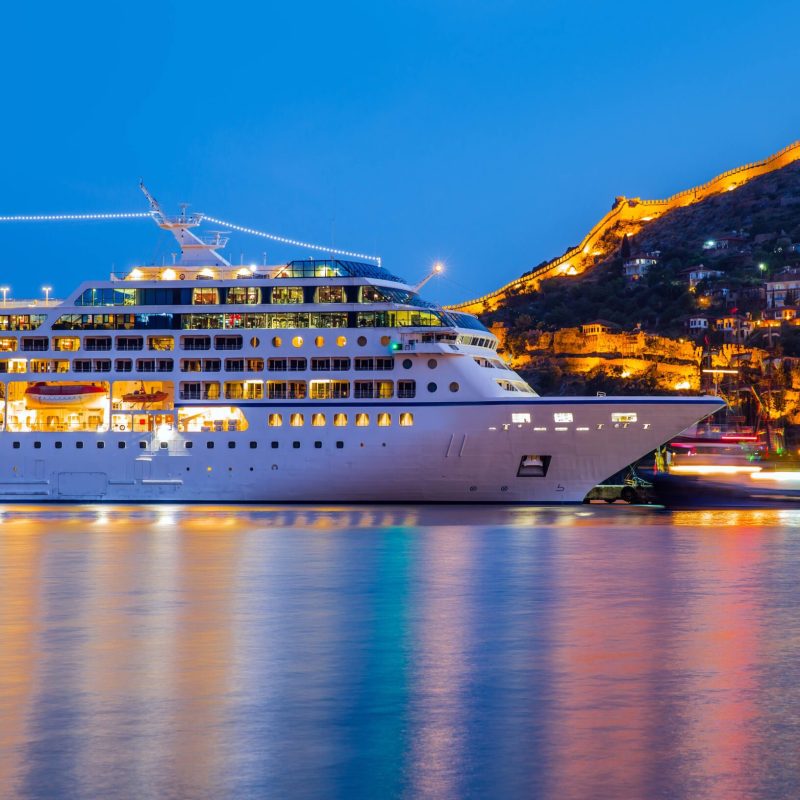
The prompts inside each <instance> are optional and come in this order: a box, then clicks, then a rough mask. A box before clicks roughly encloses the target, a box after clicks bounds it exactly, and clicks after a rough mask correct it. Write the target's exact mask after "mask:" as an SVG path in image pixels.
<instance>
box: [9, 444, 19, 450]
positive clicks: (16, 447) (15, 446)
mask: <svg viewBox="0 0 800 800" xmlns="http://www.w3.org/2000/svg"><path fill="white" fill-rule="evenodd" d="M11 446H12V447H13V448H14V449H15V450H19V442H13V443H12V445H11Z"/></svg>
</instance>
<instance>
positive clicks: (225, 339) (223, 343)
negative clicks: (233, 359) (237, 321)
mask: <svg viewBox="0 0 800 800" xmlns="http://www.w3.org/2000/svg"><path fill="white" fill-rule="evenodd" d="M214 349H215V350H241V349H242V337H241V336H215V337H214Z"/></svg>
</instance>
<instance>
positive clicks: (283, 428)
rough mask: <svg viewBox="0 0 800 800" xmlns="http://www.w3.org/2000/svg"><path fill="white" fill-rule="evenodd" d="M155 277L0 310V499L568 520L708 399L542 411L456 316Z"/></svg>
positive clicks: (391, 278) (176, 231)
mask: <svg viewBox="0 0 800 800" xmlns="http://www.w3.org/2000/svg"><path fill="white" fill-rule="evenodd" d="M148 198H149V199H150V201H151V209H152V215H153V218H154V219H155V221H156V222H157V223H158V224H159V225H160V226H161V227H162V228H165V229H167V230H169V231H170V232H171V233H172V234H173V235H174V236H175V238H176V240H177V241H178V243H179V245H180V248H181V257H180V259H179V260H177V261H176V263H175V264H173V265H170V266H166V267H164V266H160V267H155V266H141V267H137V268H134V269H132V270H130V271H128V272H127V273H124V274H121V275H112V276H111V277H110V279H109V280H107V281H100V282H96V281H94V282H90V283H84V284H82V285H80V286H79V287H78V288H77V289H76V290H75V291H74V292H73V293H72V294H70V295H69V296H68V297H67V298H66V299H65V300H64V301H61V302H59V303H57V304H56V303H52V302H51V303H47V304H45V305H41V304H36V305H33V304H26V305H15V304H14V303H13V302H12V301H7V302H5V303H4V307H3V308H1V309H0V312H1V313H0V394H1V395H2V397H0V415H1V417H0V422H1V423H2V425H1V427H2V431H1V432H0V453H2V459H1V460H0V498H4V499H15V500H63V501H81V500H108V501H154V500H174V501H231V502H232V501H236V502H238V501H248V502H292V501H298V502H299V501H308V502H312V501H322V502H327V501H344V502H350V501H370V502H375V501H441V502H480V501H482V502H487V501H504V502H580V501H581V500H583V498H584V497H585V495H586V494H587V492H588V491H589V490H590V489H591V488H592V487H593V486H595V485H596V484H598V483H599V482H600V481H602V480H603V479H604V478H606V477H607V476H609V475H611V474H613V473H615V472H617V471H618V470H619V469H621V468H623V467H625V466H626V465H627V464H629V463H632V462H633V461H635V460H637V459H638V458H640V457H641V456H643V455H644V454H646V453H647V452H649V451H652V450H653V449H655V448H656V447H657V446H659V445H661V444H663V443H664V442H666V441H668V440H669V439H671V438H672V437H674V436H675V435H677V434H678V433H679V432H680V431H682V430H684V429H685V428H686V427H687V426H689V425H691V424H692V423H694V422H696V421H697V420H699V419H701V418H703V417H705V416H706V415H707V414H709V413H711V412H713V411H715V410H716V409H717V408H719V406H720V401H719V400H718V399H717V398H715V397H692V398H686V397H592V398H587V397H578V398H565V397H559V398H543V397H539V396H537V395H536V393H535V392H534V390H533V389H532V388H531V387H530V386H529V385H528V384H527V383H526V382H525V381H524V380H523V379H522V378H521V377H520V376H519V375H518V374H516V373H515V372H514V371H513V370H511V369H510V368H509V367H508V366H507V365H506V363H505V362H504V361H503V359H502V358H501V357H500V356H499V355H498V353H497V339H496V337H495V336H494V335H493V334H492V333H491V332H490V331H488V330H487V329H486V328H485V327H484V326H483V325H482V324H481V322H480V321H479V320H478V319H477V318H476V317H474V316H471V315H469V314H464V313H457V312H453V311H447V310H445V309H443V308H441V307H439V306H437V305H436V304H434V303H430V302H428V301H425V300H423V299H422V298H421V297H420V296H419V294H418V291H417V287H415V286H414V285H412V284H411V283H409V282H408V281H406V280H404V279H403V278H401V277H399V276H397V275H395V274H393V273H392V272H391V271H389V270H387V269H385V268H384V267H382V266H380V265H377V264H371V263H366V262H364V261H359V260H348V259H346V258H324V259H303V260H295V261H290V262H289V263H286V264H281V265H277V266H257V267H256V266H247V267H235V266H232V265H231V264H230V263H229V262H228V261H227V260H226V259H225V258H224V257H223V256H222V255H221V253H220V252H219V251H220V250H221V249H222V248H223V247H224V246H225V244H226V237H225V235H224V234H222V233H215V234H212V235H211V236H210V237H201V236H200V235H198V234H197V233H196V228H197V227H198V225H199V224H200V223H201V221H202V217H200V216H199V215H195V216H187V215H186V214H185V213H184V214H182V215H181V216H179V217H176V218H169V217H167V216H166V215H164V214H163V213H162V211H161V209H160V207H159V206H158V204H157V203H156V201H155V200H153V199H152V197H150V196H149V195H148Z"/></svg>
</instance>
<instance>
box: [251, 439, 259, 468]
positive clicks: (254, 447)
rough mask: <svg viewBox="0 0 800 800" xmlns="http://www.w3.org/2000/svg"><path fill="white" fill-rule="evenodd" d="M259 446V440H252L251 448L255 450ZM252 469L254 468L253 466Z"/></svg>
mask: <svg viewBox="0 0 800 800" xmlns="http://www.w3.org/2000/svg"><path fill="white" fill-rule="evenodd" d="M257 447H258V442H250V449H251V450H255V449H256V448H257ZM250 469H252V467H251V468H250Z"/></svg>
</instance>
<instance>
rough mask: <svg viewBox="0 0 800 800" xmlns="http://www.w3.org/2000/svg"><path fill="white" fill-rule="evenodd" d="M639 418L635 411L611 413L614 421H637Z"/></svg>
mask: <svg viewBox="0 0 800 800" xmlns="http://www.w3.org/2000/svg"><path fill="white" fill-rule="evenodd" d="M637 419H638V418H637V416H636V412H635V411H630V412H625V413H620V412H615V413H612V414H611V421H612V422H636V420H637Z"/></svg>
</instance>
